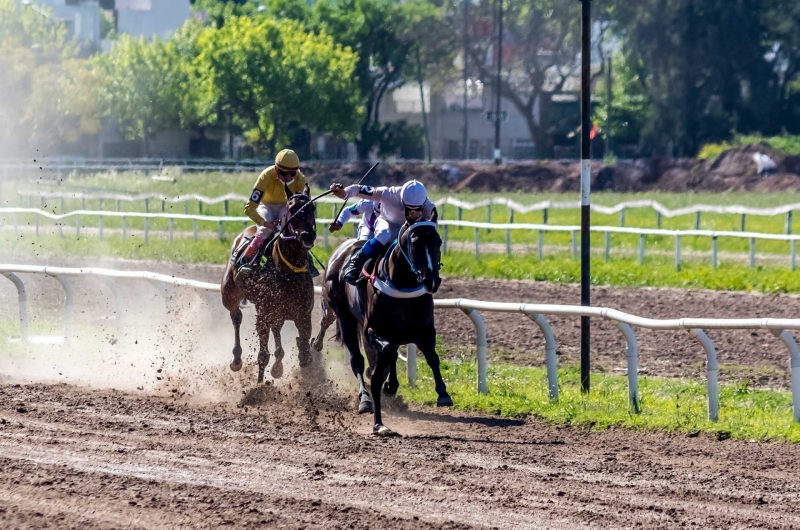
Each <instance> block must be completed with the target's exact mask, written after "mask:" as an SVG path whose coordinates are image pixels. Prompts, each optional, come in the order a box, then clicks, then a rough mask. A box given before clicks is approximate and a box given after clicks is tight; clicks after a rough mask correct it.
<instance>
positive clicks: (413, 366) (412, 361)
mask: <svg viewBox="0 0 800 530" xmlns="http://www.w3.org/2000/svg"><path fill="white" fill-rule="evenodd" d="M406 360H407V362H406V376H407V377H408V385H409V386H411V387H415V386H417V345H416V344H409V345H408V351H407V352H406Z"/></svg>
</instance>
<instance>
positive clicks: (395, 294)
mask: <svg viewBox="0 0 800 530" xmlns="http://www.w3.org/2000/svg"><path fill="white" fill-rule="evenodd" d="M424 226H432V227H434V228H436V223H434V222H431V221H420V222H417V223H414V224H413V225H411V226H409V227H408V228H407V229H406V230H405V231H401V232H400V233H399V234H398V235H397V239H395V240H394V242H393V243H392V245H391V246H390V247H389V249H388V251H387V253H386V256H387V257H386V258H385V259H384V260H383V264H382V269H383V270H382V272H383V276H384V278H385V280H381V279H380V278H379V277H378V275H377V274H375V275H374V276H373V277H372V278H371V279H372V285H373V287H375V289H377V290H378V291H380V292H382V293H384V294H386V295H387V296H391V297H392V298H417V297H419V296H423V295H426V294H430V291H428V288H427V287H425V286H424V285H419V286H418V287H413V288H410V289H401V288H399V287H396V286H395V285H394V284H393V283H392V280H391V279H390V278H389V272H388V270H387V262H388V258H389V256H391V253H392V252H394V249H395V247H396V248H397V249H398V250H399V251H400V255H401V256H403V258H405V260H406V262H408V265H409V267H411V272H412V273H414V276H415V277H416V278H417V283H419V284H421V283H422V279H421V276H422V274H421V273H420V272H419V271H418V270H417V268H416V267H415V266H414V264H413V263H412V262H411V258H410V257H409V256H410V254H411V237H410V233H411V231H412V230H413V229H414V228H420V227H424ZM404 233H405V234H409V237H408V238H407V240H406V241H407V243H408V244H407V246H408V252H406V251H404V250H403V245H401V244H400V238H401V237H402V235H403V234H404Z"/></svg>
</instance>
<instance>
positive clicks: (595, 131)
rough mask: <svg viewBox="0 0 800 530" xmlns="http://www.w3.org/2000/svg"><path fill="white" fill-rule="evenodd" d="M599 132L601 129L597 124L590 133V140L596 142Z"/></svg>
mask: <svg viewBox="0 0 800 530" xmlns="http://www.w3.org/2000/svg"><path fill="white" fill-rule="evenodd" d="M599 130H600V127H598V126H597V124H596V123H595V124H594V126H593V127H592V130H591V131H589V139H590V140H594V138H595V136H597V131H599Z"/></svg>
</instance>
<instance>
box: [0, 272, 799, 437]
mask: <svg viewBox="0 0 800 530" xmlns="http://www.w3.org/2000/svg"><path fill="white" fill-rule="evenodd" d="M28 273H32V274H44V275H47V276H51V277H53V278H55V279H56V280H57V281H58V282H59V283H60V284H61V285H62V286H63V288H64V291H65V294H66V302H65V306H64V340H65V342H68V341H69V340H70V338H71V337H72V330H71V326H72V319H73V315H72V313H73V310H74V308H73V298H74V290H73V288H72V285H71V283H70V281H69V278H70V277H73V276H94V277H97V278H99V279H101V280H103V281H104V282H105V283H106V285H107V286H108V287H109V288H110V290H111V292H112V296H113V298H114V303H115V307H116V316H117V319H116V320H117V322H116V323H117V326H118V327H120V328H121V327H122V326H123V325H124V316H123V315H124V311H125V309H126V308H128V307H129V306H127V305H124V301H123V300H122V295H121V291H120V289H119V288H118V287H117V285H116V280H145V281H150V282H154V283H157V284H159V285H174V286H184V287H188V288H192V289H195V290H200V291H211V292H215V291H219V285H218V284H216V283H206V282H199V281H195V280H189V279H185V278H177V277H174V276H167V275H165V274H157V273H153V272H144V271H117V270H110V269H99V268H64V267H47V266H33V265H5V264H3V265H0V274H2V275H3V276H5V277H6V278H8V279H9V280H11V281H12V282H13V283H14V285H15V286H16V288H17V293H18V300H19V321H20V338H21V340H22V342H23V343H28V341H29V337H28V331H27V325H28V315H27V295H26V291H25V284H24V282H23V281H22V279H21V278H20V276H19V274H28ZM315 292H316V293H317V294H319V293H320V292H321V290H320V288H319V287H315ZM165 296H166V295H165ZM434 306H435V307H436V308H437V309H460V310H461V311H462V312H464V313H465V314H466V315H467V316H468V317H469V318H470V320H471V321H472V323H473V325H474V326H475V334H476V341H475V346H476V356H477V364H478V381H477V388H478V392H480V393H483V394H485V393H487V392H488V391H489V387H488V377H487V359H486V327H485V325H484V323H483V318H482V316H481V314H480V311H489V312H501V313H517V314H521V315H525V316H526V317H527V318H529V319H531V320H532V321H533V323H534V324H536V325H537V326H538V327H539V329H540V330H541V331H542V333H543V334H544V339H545V364H546V366H547V385H548V394H549V396H550V399H551V400H554V401H557V400H558V392H559V387H558V365H557V359H556V342H555V336H554V334H553V331H552V329H551V327H550V324H549V323H548V321H547V319H546V318H545V315H562V316H575V317H578V316H590V317H595V318H602V319H605V320H608V321H611V322H614V323H615V325H616V326H617V328H618V329H619V330H620V332H621V333H622V335H623V337H624V338H625V342H626V345H627V346H626V359H627V380H628V401H629V405H630V407H631V409H632V411H633V412H635V413H639V412H640V411H641V407H640V399H639V375H638V366H639V346H638V343H637V340H636V334H635V333H634V331H633V328H634V327H640V328H646V329H652V330H686V331H687V332H688V333H689V335H691V336H692V337H693V338H694V339H695V340H696V341H697V342H698V343H699V344H700V346H701V347H702V348H703V350H704V352H705V355H706V388H707V393H708V396H707V397H708V418H709V420H711V421H718V420H719V388H718V376H719V374H718V372H719V368H718V363H717V352H716V349H715V347H714V343H713V342H712V341H711V339H710V338H709V337H708V335H706V333H705V331H704V330H708V329H723V330H724V329H727V330H732V329H769V330H770V331H771V332H772V334H773V335H774V336H775V337H777V338H779V339H780V341H781V342H782V343H783V344H784V346H785V347H786V348H787V350H788V352H789V368H790V374H791V391H792V407H793V414H794V421H795V422H800V350H798V346H797V342H796V341H795V339H794V336H793V335H792V333H790V330H800V319H777V318H747V319H715V318H677V319H670V320H660V319H651V318H644V317H639V316H636V315H631V314H628V313H623V312H622V311H618V310H616V309H611V308H607V307H582V306H570V305H549V304H525V303H500V302H482V301H479V300H467V299H463V298H456V299H437V300H434ZM416 362H417V352H416V348H415V347H409V349H408V356H407V373H408V379H409V383H410V384H411V385H415V384H416V380H417V375H416V374H417V371H416Z"/></svg>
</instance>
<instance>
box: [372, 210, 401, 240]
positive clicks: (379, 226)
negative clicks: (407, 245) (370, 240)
mask: <svg viewBox="0 0 800 530" xmlns="http://www.w3.org/2000/svg"><path fill="white" fill-rule="evenodd" d="M401 227H402V225H396V224H393V223H390V222H389V221H387V220H386V219H384V218H383V217H378V219H377V220H376V221H375V235H374V236H373V237H375V239H376V240H377V241H378V242H379V243H380V244H381V245H383V246H386V245H388V244H389V243H391V242H392V240H394V239H395V238H397V234H399V233H400V228H401Z"/></svg>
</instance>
